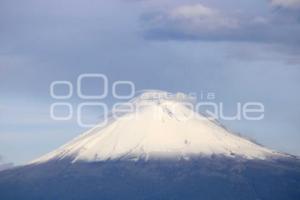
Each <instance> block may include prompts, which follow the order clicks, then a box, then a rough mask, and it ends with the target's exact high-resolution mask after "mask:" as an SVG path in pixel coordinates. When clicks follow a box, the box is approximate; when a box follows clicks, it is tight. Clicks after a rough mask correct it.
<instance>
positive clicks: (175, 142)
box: [32, 91, 283, 163]
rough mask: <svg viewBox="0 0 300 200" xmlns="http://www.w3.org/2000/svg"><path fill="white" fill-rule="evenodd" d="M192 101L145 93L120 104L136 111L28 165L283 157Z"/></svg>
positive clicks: (178, 96) (163, 94)
mask: <svg viewBox="0 0 300 200" xmlns="http://www.w3.org/2000/svg"><path fill="white" fill-rule="evenodd" d="M191 102H192V100H191V99H190V98H188V97H187V96H185V95H182V94H180V95H176V94H175V95H174V94H170V93H167V92H162V91H147V92H145V93H143V94H141V95H140V96H138V97H136V98H134V99H133V100H131V101H130V102H129V103H127V104H126V103H125V104H123V106H124V107H123V108H125V107H126V106H127V108H128V106H129V105H131V106H132V107H133V108H134V111H128V112H126V113H125V114H123V115H122V116H119V117H118V118H117V119H116V118H113V117H111V118H110V120H109V123H108V124H107V125H106V126H104V127H95V128H92V129H91V130H89V131H87V132H86V133H84V134H82V135H80V136H79V137H77V138H75V139H74V140H73V141H71V142H69V143H67V144H65V145H64V146H62V147H60V148H59V149H57V150H55V151H53V152H51V153H49V154H47V155H45V156H42V157H41V158H39V159H37V160H34V161H33V162H32V163H41V162H46V161H49V160H52V159H64V158H68V159H70V158H71V159H72V162H76V161H103V160H113V159H129V160H138V159H145V160H148V159H155V158H176V159H189V158H191V157H192V156H212V155H221V156H226V157H243V158H245V159H266V158H269V157H276V156H282V155H283V154H280V153H277V152H275V151H272V150H270V149H268V148H265V147H263V146H260V145H258V144H256V143H254V142H251V141H250V140H248V139H245V138H243V137H241V136H238V135H236V134H233V133H231V132H229V131H228V130H226V129H225V128H223V127H222V126H220V125H219V124H218V123H216V122H215V121H212V120H210V119H208V118H207V117H204V116H203V115H201V114H199V113H197V112H195V111H194V110H193V109H191V108H190V107H189V106H188V105H190V104H189V103H191ZM112 114H116V111H113V112H112Z"/></svg>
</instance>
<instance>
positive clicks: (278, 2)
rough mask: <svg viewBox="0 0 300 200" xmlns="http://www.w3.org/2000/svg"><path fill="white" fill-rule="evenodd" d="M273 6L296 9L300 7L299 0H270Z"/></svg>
mask: <svg viewBox="0 0 300 200" xmlns="http://www.w3.org/2000/svg"><path fill="white" fill-rule="evenodd" d="M271 4H272V5H273V6H280V7H284V8H291V9H297V8H300V0H271Z"/></svg>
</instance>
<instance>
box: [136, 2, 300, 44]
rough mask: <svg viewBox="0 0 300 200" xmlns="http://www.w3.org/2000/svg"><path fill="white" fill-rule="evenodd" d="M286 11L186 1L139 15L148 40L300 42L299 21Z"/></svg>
mask: <svg viewBox="0 0 300 200" xmlns="http://www.w3.org/2000/svg"><path fill="white" fill-rule="evenodd" d="M287 15H288V14H287V13H286V12H280V11H279V12H274V13H272V12H270V13H264V15H255V14H252V15H249V14H243V12H236V13H228V12H224V11H221V10H218V9H215V8H212V7H208V6H205V5H203V4H199V3H198V4H186V5H179V6H176V7H172V8H168V9H164V10H160V11H156V12H152V13H148V14H146V15H143V16H142V17H141V21H142V22H143V25H144V37H145V38H146V39H149V40H203V41H235V42H236V41H239V42H241V41H242V42H260V43H274V44H275V43H276V44H284V45H291V46H296V45H298V46H299V43H300V23H299V21H298V19H297V18H296V17H295V16H294V15H291V16H287Z"/></svg>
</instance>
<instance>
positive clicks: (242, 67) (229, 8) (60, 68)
mask: <svg viewBox="0 0 300 200" xmlns="http://www.w3.org/2000/svg"><path fill="white" fill-rule="evenodd" d="M299 13H300V1H299V0H248V1H237V0H228V1H221V0H210V1H208V0H203V1H202V0H198V1H196V0H180V1H179V0H159V1H158V0H111V1H104V0H86V1H79V0H72V1H71V0H53V1H39V0H26V1H16V0H2V1H1V2H0V44H1V45H0V155H1V158H2V162H3V160H5V161H6V162H14V163H15V164H24V163H26V162H28V161H30V160H32V159H34V158H36V157H39V156H41V155H43V154H45V153H47V152H49V151H51V150H53V149H55V148H57V147H59V146H60V145H62V144H64V143H65V142H67V141H69V140H70V139H72V138H74V137H75V136H77V135H78V134H80V133H82V132H83V131H84V130H86V128H82V127H79V126H78V125H77V123H76V117H74V116H72V118H71V119H70V120H66V121H56V120H52V119H51V117H50V106H51V104H52V103H55V102H66V101H67V102H68V103H71V104H72V106H74V108H76V106H77V105H78V104H79V103H82V99H80V98H78V96H76V95H75V94H74V95H73V96H72V97H71V98H70V99H68V100H56V99H53V98H52V97H51V95H50V92H49V88H50V85H51V83H52V82H53V81H69V82H71V83H72V84H74V85H75V86H76V81H77V78H78V76H80V75H81V74H85V73H99V74H105V75H106V76H107V78H108V88H109V95H108V97H107V98H105V99H103V100H101V101H102V102H104V103H106V104H108V105H110V106H111V105H112V104H113V103H114V102H115V101H116V100H115V99H114V98H112V95H111V88H112V85H113V83H114V82H115V81H120V80H121V81H131V82H133V83H134V84H135V89H136V90H137V91H139V90H143V89H159V90H166V91H170V92H184V93H191V92H192V93H196V94H200V93H207V92H213V93H215V96H216V99H215V100H214V101H215V102H223V103H224V107H225V111H226V112H227V113H229V114H230V113H234V112H235V109H236V103H237V102H251V101H257V102H262V103H263V104H264V107H265V117H264V119H263V120H260V121H249V120H231V121H222V123H223V124H224V125H226V126H227V127H229V128H230V129H232V130H234V131H235V132H239V133H242V134H243V135H246V136H248V137H251V138H254V139H255V140H257V141H258V142H259V143H261V144H263V145H265V146H267V147H270V148H273V149H276V150H279V151H283V152H287V153H291V154H294V155H300V146H299V141H300V133H299V128H300V121H299V119H300V94H299V85H300V14H299ZM75 86H74V89H76V88H75ZM84 89H85V91H86V92H88V93H89V94H93V93H95V92H96V93H97V91H98V90H99V88H98V87H97V84H96V83H93V82H90V83H87V84H86V85H85V88H84ZM87 113H88V114H87V115H90V116H93V117H95V116H98V114H99V113H97V111H96V110H90V111H88V112H87Z"/></svg>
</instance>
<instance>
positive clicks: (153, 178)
mask: <svg viewBox="0 0 300 200" xmlns="http://www.w3.org/2000/svg"><path fill="white" fill-rule="evenodd" d="M191 105H193V103H192V99H191V98H189V97H188V96H186V95H183V94H171V93H167V92H163V91H147V92H145V93H142V94H141V95H140V96H138V97H136V98H134V99H133V100H131V101H130V102H128V103H123V104H120V107H119V108H118V109H117V108H115V109H114V110H113V111H112V112H111V114H110V118H109V119H108V120H106V123H105V124H104V125H103V123H101V126H96V127H95V128H92V129H91V130H89V131H87V132H86V133H83V134H82V135H80V136H79V137H77V138H75V139H74V140H72V141H70V142H69V143H67V144H65V145H63V146H62V147H60V148H58V149H56V150H54V151H52V152H50V153H49V154H46V155H44V156H42V157H40V158H38V159H35V160H33V161H32V162H30V163H29V164H28V165H25V166H21V167H16V168H14V169H11V170H6V171H3V172H1V173H0V199H6V200H9V199H33V200H34V199H46V200H48V199H49V200H50V199H63V200H64V199H101V200H102V199H109V200H111V199H130V200H134V199H139V200H140V199H197V200H199V199H205V200H209V199H237V200H243V199H272V200H274V199H300V162H299V159H298V158H297V157H295V156H292V155H288V154H284V153H280V152H277V151H274V150H271V149H269V148H266V147H264V146H262V145H259V144H257V143H256V142H253V141H251V140H249V139H247V138H245V137H242V136H241V135H238V134H235V133H233V132H232V131H229V130H228V129H226V128H225V127H224V126H222V125H221V124H220V123H218V122H217V121H215V120H212V119H210V118H209V117H206V116H204V115H202V114H200V113H198V112H195V111H194V109H193V107H192V106H191ZM121 111H122V112H121Z"/></svg>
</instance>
